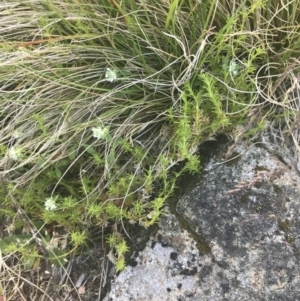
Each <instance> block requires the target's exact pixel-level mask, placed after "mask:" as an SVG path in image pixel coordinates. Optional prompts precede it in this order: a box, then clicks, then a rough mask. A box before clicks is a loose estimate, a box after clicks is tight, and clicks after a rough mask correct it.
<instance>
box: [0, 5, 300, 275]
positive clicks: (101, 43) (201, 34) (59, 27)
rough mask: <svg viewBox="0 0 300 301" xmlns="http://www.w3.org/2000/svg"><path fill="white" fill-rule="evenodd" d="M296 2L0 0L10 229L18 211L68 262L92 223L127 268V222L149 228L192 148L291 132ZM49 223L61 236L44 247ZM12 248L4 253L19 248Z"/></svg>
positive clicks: (3, 163) (0, 149) (11, 231)
mask: <svg viewBox="0 0 300 301" xmlns="http://www.w3.org/2000/svg"><path fill="white" fill-rule="evenodd" d="M299 9H300V3H299V1H286V0H283V1H271V0H269V1H266V0H256V1H241V0H237V1H234V2H232V1H225V0H220V1H216V0H213V1H206V0H204V1H184V0H182V1H179V0H174V1H164V0H149V1H148V0H147V1H123V2H122V3H119V2H118V1H114V0H113V1H105V0H101V1H94V0H89V1H63V2H62V1H51V0H45V1H41V0H38V1H32V0H30V1H9V2H6V3H3V4H0V18H1V26H0V37H1V40H0V48H1V51H0V100H1V101H0V130H1V135H0V176H1V177H2V179H3V185H2V186H3V187H2V188H1V189H2V192H3V194H2V195H3V197H2V200H1V202H0V204H1V212H2V217H3V224H5V225H6V227H7V228H6V231H5V236H9V237H16V235H19V233H20V232H22V231H23V232H26V231H27V230H28V227H26V225H27V224H28V220H24V218H22V216H24V214H26V216H27V217H28V219H29V220H30V221H31V222H32V225H33V226H34V227H35V229H36V233H35V235H36V237H39V238H40V240H41V242H42V243H41V244H42V245H43V246H44V248H45V249H49V250H50V251H49V253H50V255H49V256H50V259H51V260H53V262H54V261H55V262H56V263H57V264H58V265H62V264H63V263H62V258H67V257H68V256H70V254H78V253H80V252H81V251H82V249H83V248H84V249H86V248H87V247H88V246H89V247H90V246H91V244H90V240H91V239H93V238H91V237H90V234H91V233H90V230H89V229H90V228H91V227H92V226H97V227H98V228H99V229H100V230H99V231H100V232H103V231H106V229H108V228H110V229H111V234H110V235H108V236H107V237H105V241H106V244H107V245H108V246H109V248H110V249H111V250H112V251H111V252H110V259H111V260H112V261H115V262H116V268H117V270H121V269H123V268H124V266H125V259H124V254H125V253H126V252H127V251H128V246H127V244H126V242H125V240H124V239H125V237H126V236H129V233H128V228H127V225H128V224H130V223H132V224H135V223H138V224H140V225H142V226H144V227H149V226H150V225H152V224H153V223H155V222H157V220H158V218H159V215H160V214H161V209H162V207H163V205H164V203H165V202H166V199H167V198H168V197H169V196H170V195H171V194H172V192H173V191H174V188H175V187H176V179H177V178H178V177H179V176H181V175H182V174H183V173H185V172H192V173H193V172H197V171H199V168H200V161H199V157H198V155H197V147H198V146H199V144H201V143H202V142H204V141H207V140H209V139H214V136H215V134H216V133H220V132H223V133H226V134H228V135H230V136H232V137H233V138H234V139H235V140H238V139H241V138H242V137H243V136H245V135H248V136H253V135H255V134H257V133H260V132H261V131H263V130H264V129H265V128H266V126H267V125H270V124H272V123H273V122H274V120H275V121H276V123H278V122H279V123H280V122H281V121H283V120H285V123H286V125H287V127H290V128H291V127H292V126H293V125H294V126H295V123H296V121H297V120H298V113H297V112H298V108H299V101H298V96H297V97H294V96H291V95H292V94H293V95H295V91H296V90H294V88H295V87H296V86H297V85H298V81H297V80H298V74H299V71H298V69H299V60H298V58H297V56H298V54H297V53H298V48H299V43H300V39H299ZM291 93H292V94H291ZM281 132H282V131H280V133H281ZM293 132H294V131H293ZM297 137H298V136H297ZM297 139H298V138H296V140H297ZM294 140H295V139H294ZM296 140H295V141H294V142H295V143H296ZM179 162H183V163H184V164H182V168H181V169H180V170H178V169H174V167H175V166H177V165H178V163H179ZM4 186H5V187H4ZM6 189H7V190H8V191H10V195H7V193H6ZM5 195H7V197H5ZM12 197H13V198H14V199H15V200H17V202H12ZM15 203H17V204H18V208H16V204H15ZM45 205H46V206H45ZM17 211H19V212H20V211H22V212H23V215H18V214H17ZM49 225H51V227H52V226H53V225H54V227H62V228H63V229H64V231H65V233H64V235H65V236H63V235H62V236H61V237H64V238H63V239H61V240H63V241H66V238H65V237H67V242H64V243H62V242H60V243H58V242H55V247H52V248H49V244H51V243H53V237H51V235H52V234H51V233H49V232H47V231H48V230H47V231H46V232H45V229H47V227H49ZM27 232H28V231H27ZM31 232H32V231H31ZM32 234H33V233H31V234H30V235H32ZM27 235H28V234H27ZM102 235H103V234H101V233H99V236H100V237H101V236H102ZM26 239H27V238H26ZM12 243H13V244H7V243H4V241H2V245H1V246H0V248H2V250H3V251H4V252H5V250H7V249H6V248H9V252H6V253H9V254H13V253H14V252H17V251H18V253H17V254H19V255H22V252H20V245H19V242H17V241H16V240H15V241H14V240H13V241H12ZM32 244H33V245H32ZM61 244H63V245H64V248H62V246H61ZM25 245H26V244H25ZM29 245H30V247H33V248H36V251H37V254H39V251H38V244H37V243H35V242H33V243H29ZM104 245H105V244H104V243H103V244H102V247H103V248H104ZM12 246H14V247H12ZM61 249H63V251H61ZM51 254H52V255H51ZM51 256H52V257H51ZM21 257H22V256H21ZM23 257H24V254H23ZM55 259H56V260H55ZM39 264H40V262H39ZM32 265H34V264H33V263H32ZM3 273H4V272H3Z"/></svg>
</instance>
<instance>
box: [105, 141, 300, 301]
mask: <svg viewBox="0 0 300 301" xmlns="http://www.w3.org/2000/svg"><path fill="white" fill-rule="evenodd" d="M236 152H237V153H238V154H239V156H238V157H237V158H236V159H234V160H231V161H229V162H226V161H225V160H224V159H222V155H216V156H215V157H213V158H211V160H210V161H209V163H207V164H206V165H205V168H204V172H203V175H202V176H201V180H200V181H199V184H197V185H196V187H194V188H193V189H192V190H191V191H190V192H188V193H186V194H185V195H184V196H183V197H182V198H181V199H180V200H179V202H178V205H177V211H178V212H179V213H180V214H181V216H182V217H181V218H184V219H185V220H186V221H187V222H188V223H189V225H190V227H191V228H192V229H193V230H194V231H195V232H196V233H198V234H199V235H202V236H204V238H205V240H206V243H207V244H209V246H210V252H209V253H207V254H204V255H203V254H201V253H200V252H199V242H196V241H195V240H194V238H193V237H194V236H193V237H192V236H191V235H190V234H189V233H188V232H187V231H186V230H181V228H180V226H179V221H178V220H177V218H176V217H175V216H174V215H172V214H171V213H169V212H168V211H166V213H165V215H164V216H163V218H162V220H161V222H160V227H161V229H160V231H159V232H158V233H157V235H156V236H155V237H153V238H152V240H151V241H149V242H148V243H147V246H146V248H145V250H144V251H143V252H140V253H139V255H138V257H137V258H136V260H137V266H136V267H127V268H126V269H125V270H124V271H123V272H121V273H120V275H119V276H117V277H115V279H114V281H113V283H112V286H111V291H110V292H109V294H108V295H107V297H106V298H105V300H106V301H117V300H122V301H126V300H128V301H129V300H130V301H138V300H139V301H142V300H143V301H147V300H154V301H156V300H157V301H159V300H166V301H171V300H172V301H173V300H177V301H183V300H191V301H196V300H197V301H199V300H205V301H206V300H207V301H208V300H210V301H219V300H220V301H221V300H222V301H225V300H228V301H229V300H230V301H235V300H247V301H249V300H267V301H268V300H276V301H279V300H285V301H289V300H291V301H292V300H293V301H297V300H300V265H299V258H300V193H299V187H300V185H299V184H300V183H299V176H298V175H297V174H296V173H294V172H293V171H292V170H290V169H289V168H288V167H287V166H286V165H285V164H283V163H282V162H281V161H280V160H279V159H278V158H277V157H276V156H274V155H272V154H270V153H269V152H268V151H267V150H265V149H263V148H258V147H250V148H247V146H246V145H239V146H238V147H237V149H236Z"/></svg>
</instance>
